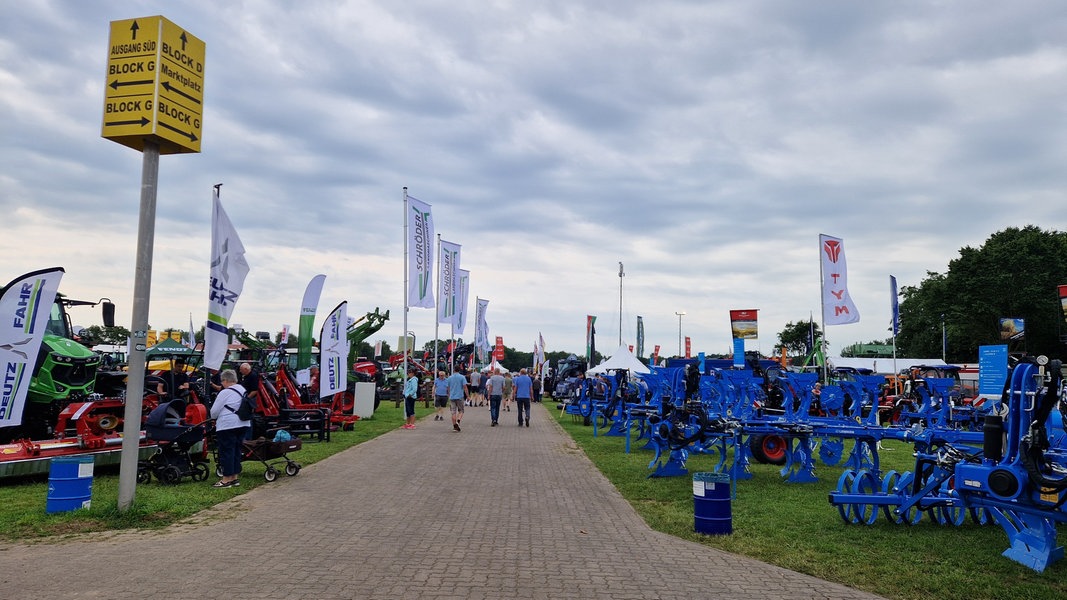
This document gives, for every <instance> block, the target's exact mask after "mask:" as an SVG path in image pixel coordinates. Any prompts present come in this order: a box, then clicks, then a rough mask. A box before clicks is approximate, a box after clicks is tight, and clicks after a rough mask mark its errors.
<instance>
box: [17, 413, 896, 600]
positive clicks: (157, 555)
mask: <svg viewBox="0 0 1067 600" xmlns="http://www.w3.org/2000/svg"><path fill="white" fill-rule="evenodd" d="M533 414H534V419H533V424H532V426H531V427H529V428H525V427H523V428H521V429H520V428H519V427H517V426H516V423H515V420H513V419H516V417H515V416H514V415H515V413H514V412H511V413H503V415H502V417H501V419H502V421H501V423H502V424H501V426H500V427H495V428H490V427H489V426H488V410H487V409H485V408H475V409H468V411H467V419H466V422H465V423H464V426H463V431H462V433H454V432H452V431H451V429H450V424H449V423H448V422H444V423H442V422H435V421H433V420H432V419H423V420H422V421H421V422H420V423H419V426H418V428H417V429H415V430H413V431H405V430H399V429H398V430H396V431H393V432H391V433H388V434H386V435H384V436H381V437H379V438H377V439H374V440H371V441H369V442H367V443H365V444H362V445H360V446H358V447H355V448H352V449H350V450H347V451H345V452H343V453H340V454H337V455H335V456H333V457H331V458H329V459H327V460H324V461H322V462H319V463H317V464H314V465H310V466H308V467H306V468H305V469H303V470H302V471H301V472H300V474H299V475H298V476H296V477H291V478H290V477H284V476H283V477H281V478H279V479H278V480H277V481H276V482H275V483H273V484H270V485H264V486H261V487H259V488H257V489H255V490H253V491H250V492H248V493H246V494H243V495H241V496H238V497H236V498H234V499H233V500H231V501H229V502H226V503H223V504H221V505H219V506H218V507H217V508H215V509H212V510H209V511H206V512H205V513H201V514H200V515H199V516H198V517H197V518H196V519H194V520H193V521H191V522H189V523H183V524H180V525H177V526H174V527H171V528H169V529H167V530H165V531H162V532H133V533H117V534H107V535H93V536H86V537H84V538H81V539H78V540H77V541H70V542H63V543H56V544H53V543H43V544H32V545H0V596H3V597H9V598H28V599H35V598H53V599H54V598H63V599H64V600H67V599H81V598H107V599H116V600H118V599H126V598H129V599H141V598H154V599H169V598H174V599H182V600H186V599H189V598H224V599H226V600H237V599H243V598H256V599H264V598H316V599H327V598H382V599H389V600H396V599H398V598H424V599H433V598H477V599H487V600H488V599H510V598H534V599H542V598H543V599H546V600H548V599H552V600H559V599H562V598H611V599H631V598H632V599H640V598H661V599H668V598H686V599H688V598H725V599H748V598H752V599H761V600H762V599H763V598H820V599H849V600H852V599H862V598H877V596H873V595H870V594H866V593H863V592H859V591H857V590H853V589H850V588H847V587H843V586H840V585H836V584H832V583H828V582H825V581H821V580H819V579H815V578H813V577H808V576H806V575H801V574H798V573H794V572H792V571H787V570H785V569H780V568H778V567H774V566H771V565H768V564H766V563H762V562H759V561H756V560H752V559H748V558H743V557H739V556H735V555H732V554H728V553H725V552H721V551H719V550H715V549H712V548H707V547H704V546H701V545H699V544H695V543H692V542H688V541H684V540H681V539H677V538H674V537H671V536H668V535H664V534H661V533H658V532H655V531H652V530H651V529H649V527H648V526H647V525H645V523H644V521H642V520H641V518H640V517H638V515H637V513H635V512H634V510H633V509H632V508H631V507H630V505H629V504H627V503H626V501H624V500H623V499H622V497H621V496H620V495H619V494H618V492H616V491H615V488H614V487H612V485H611V484H610V483H608V481H607V480H606V479H605V478H604V477H603V476H602V475H601V474H600V473H599V471H597V470H596V469H595V468H594V467H593V465H592V464H591V463H590V462H589V460H588V459H586V458H585V456H584V454H582V453H581V452H580V451H579V450H578V449H577V447H576V446H575V444H574V443H573V442H572V441H571V440H570V438H569V437H568V436H567V435H566V434H565V433H564V432H563V431H562V430H561V429H560V427H559V426H558V425H556V424H555V422H554V421H552V418H551V416H550V415H549V414H548V410H547V408H546V407H545V406H544V405H540V404H535V405H534V409H533ZM297 456H298V455H297ZM205 485H206V484H205ZM204 493H205V494H210V493H213V490H211V489H208V488H206V487H205V489H204Z"/></svg>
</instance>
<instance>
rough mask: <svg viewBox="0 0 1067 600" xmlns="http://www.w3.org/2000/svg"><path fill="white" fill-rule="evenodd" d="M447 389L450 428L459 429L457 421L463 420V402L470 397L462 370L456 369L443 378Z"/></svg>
mask: <svg viewBox="0 0 1067 600" xmlns="http://www.w3.org/2000/svg"><path fill="white" fill-rule="evenodd" d="M445 382H446V387H447V390H448V405H449V409H450V410H451V412H452V429H453V430H454V431H457V432H458V431H459V422H460V421H462V420H463V403H464V402H466V400H467V398H469V397H470V391H469V390H468V388H467V376H466V375H464V374H463V370H462V369H460V370H457V371H456V372H454V373H452V374H451V375H449V376H448V379H446V380H445Z"/></svg>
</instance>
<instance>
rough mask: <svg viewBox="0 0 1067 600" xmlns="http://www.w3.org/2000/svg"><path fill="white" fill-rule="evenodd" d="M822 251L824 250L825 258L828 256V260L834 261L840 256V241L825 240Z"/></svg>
mask: <svg viewBox="0 0 1067 600" xmlns="http://www.w3.org/2000/svg"><path fill="white" fill-rule="evenodd" d="M823 251H824V252H826V258H829V259H830V262H832V263H836V262H837V259H839V258H841V242H839V241H837V240H827V241H826V242H824V243H823Z"/></svg>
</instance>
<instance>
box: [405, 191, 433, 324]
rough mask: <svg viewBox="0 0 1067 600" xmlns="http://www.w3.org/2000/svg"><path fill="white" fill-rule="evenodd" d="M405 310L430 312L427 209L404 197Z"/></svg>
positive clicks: (430, 235) (430, 228)
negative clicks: (406, 257) (405, 241)
mask: <svg viewBox="0 0 1067 600" xmlns="http://www.w3.org/2000/svg"><path fill="white" fill-rule="evenodd" d="M407 201H408V208H407V211H408V214H407V220H408V221H407V223H408V239H407V244H408V246H407V251H408V265H407V269H408V306H413V307H416V308H433V307H434V303H433V292H434V289H433V236H434V233H433V215H432V214H431V213H430V205H429V204H426V203H425V202H423V201H421V200H419V199H417V198H415V197H414V196H407Z"/></svg>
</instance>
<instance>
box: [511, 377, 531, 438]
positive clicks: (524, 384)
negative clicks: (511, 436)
mask: <svg viewBox="0 0 1067 600" xmlns="http://www.w3.org/2000/svg"><path fill="white" fill-rule="evenodd" d="M513 384H514V386H515V411H516V412H518V413H519V427H522V424H523V420H522V413H523V410H524V409H525V411H526V426H527V427H529V426H530V400H532V399H533V379H531V378H530V376H529V375H527V374H526V369H520V370H519V375H518V377H516V378H515V379H514V382H513Z"/></svg>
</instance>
